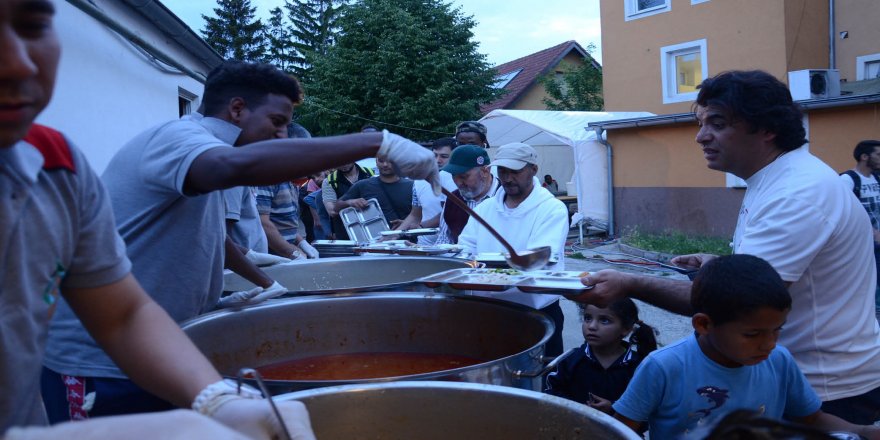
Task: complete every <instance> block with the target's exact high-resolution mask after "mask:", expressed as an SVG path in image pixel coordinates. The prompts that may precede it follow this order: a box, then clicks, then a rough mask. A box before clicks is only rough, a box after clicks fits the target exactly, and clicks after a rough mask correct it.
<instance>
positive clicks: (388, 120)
mask: <svg viewBox="0 0 880 440" xmlns="http://www.w3.org/2000/svg"><path fill="white" fill-rule="evenodd" d="M338 23H339V26H340V32H339V33H338V36H337V41H336V44H334V45H332V46H330V48H329V50H328V51H327V54H326V55H324V56H322V57H320V58H315V62H314V68H313V70H312V72H311V74H310V77H309V81H307V82H306V104H305V105H304V106H303V107H304V108H303V109H302V111H300V114H302V115H303V116H302V120H301V123H302V124H303V125H305V126H306V127H307V128H309V129H310V130H312V133H315V132H320V133H321V134H322V135H330V134H338V133H347V132H354V131H357V130H358V128H359V127H360V126H361V125H363V124H364V123H366V121H365V120H364V119H361V118H366V119H368V120H375V121H381V122H383V123H385V125H383V124H376V125H382V126H383V128H384V127H388V128H389V129H391V130H393V131H395V132H398V133H401V134H404V135H406V136H410V137H412V138H415V139H422V140H428V139H436V138H439V137H441V136H443V135H444V134H445V135H447V136H448V135H450V134H451V132H452V131H453V128H454V127H455V124H456V123H457V122H459V121H462V120H467V119H475V118H478V117H479V115H480V113H479V105H480V104H482V103H486V102H489V101H491V100H492V99H494V98H495V97H496V96H497V95H498V92H497V91H496V90H495V89H493V88H492V87H491V85H492V84H493V82H494V77H495V71H494V69H492V68H491V67H490V66H489V64H488V63H487V62H486V59H485V55H482V54H480V53H478V52H477V43H476V42H474V41H473V32H472V31H471V29H472V28H473V27H474V25H475V23H474V20H473V18H472V17H466V16H463V15H462V14H461V13H460V10H459V9H455V10H453V9H452V7H451V6H450V5H449V4H446V3H444V1H443V0H360V1H358V2H357V3H355V4H352V5H350V6H347V7H346V8H345V13H344V14H343V15H342V16H341V17H340V18H339V21H338ZM349 115H353V116H354V117H352V116H349ZM392 124H393V125H392ZM402 127H411V128H413V130H407V129H404V128H402Z"/></svg>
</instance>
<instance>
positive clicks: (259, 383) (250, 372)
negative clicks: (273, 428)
mask: <svg viewBox="0 0 880 440" xmlns="http://www.w3.org/2000/svg"><path fill="white" fill-rule="evenodd" d="M247 375H251V376H253V377H254V381H255V382H256V383H257V387H259V389H260V392H261V393H263V397H264V398H265V399H266V400H268V401H269V407H271V408H272V412H273V413H275V417H276V418H278V423H279V424H281V430H282V431H283V433H284V438H285V439H286V440H292V437H291V436H290V431H288V430H287V425H286V424H285V423H284V418H283V417H281V413H280V412H279V411H278V407H277V406H275V400H273V399H272V395H271V394H269V390H268V389H266V384H265V383H263V376H260V373H259V372H257V370H254V369H253V368H242V369H240V370H238V376H237V380H236V383H238V394H241V385H242V382H244V379H245V376H247Z"/></svg>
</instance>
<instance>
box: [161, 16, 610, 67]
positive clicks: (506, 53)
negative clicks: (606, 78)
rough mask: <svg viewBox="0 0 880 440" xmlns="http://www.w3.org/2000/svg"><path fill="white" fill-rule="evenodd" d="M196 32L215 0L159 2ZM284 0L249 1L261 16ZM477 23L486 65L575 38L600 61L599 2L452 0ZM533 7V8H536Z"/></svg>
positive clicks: (199, 30) (476, 38) (480, 47)
mask: <svg viewBox="0 0 880 440" xmlns="http://www.w3.org/2000/svg"><path fill="white" fill-rule="evenodd" d="M161 1H162V4H164V5H165V6H167V7H168V9H170V10H171V11H172V12H174V13H175V14H176V15H177V16H178V17H180V19H181V20H183V21H184V22H185V23H186V24H188V25H189V27H191V28H192V29H193V30H194V31H196V33H198V34H199V35H201V30H202V28H203V27H204V20H202V14H205V15H208V16H213V15H214V8H215V7H216V6H217V1H216V0H161ZM283 3H284V0H251V5H253V6H255V7H256V8H257V14H258V15H259V16H260V17H261V18H263V17H267V16H268V15H269V10H271V9H273V8H275V7H276V6H281V5H283ZM451 3H452V5H453V7H459V8H461V12H462V13H463V14H464V15H466V16H468V15H469V16H473V17H474V20H475V21H476V22H477V26H476V27H475V28H474V30H473V31H474V40H475V41H477V42H478V43H479V49H478V50H479V52H480V53H483V54H485V55H486V57H487V58H486V59H487V61H488V62H489V63H490V64H492V65H498V64H502V63H505V62H508V61H512V60H515V59H517V58H520V57H524V56H526V55H529V54H532V53H535V52H538V51H540V50H543V49H547V48H548V47H553V46H555V45H557V44H559V43H563V42H565V41H568V40H575V41H577V42H578V43H580V44H581V46H583V47H584V48H586V47H587V45H588V44H590V43H594V44H595V45H596V50H595V51H594V52H593V53H592V55H593V57H594V58H595V59H596V60H597V61H599V62H600V63H601V62H602V54H601V40H600V35H601V30H600V28H599V0H540V1H535V0H452V1H451ZM536 5H537V6H536Z"/></svg>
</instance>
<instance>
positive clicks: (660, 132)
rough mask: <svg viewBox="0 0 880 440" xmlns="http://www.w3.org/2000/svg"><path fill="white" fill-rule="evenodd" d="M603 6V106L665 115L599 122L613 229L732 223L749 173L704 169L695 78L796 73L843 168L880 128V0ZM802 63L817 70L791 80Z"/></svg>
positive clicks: (816, 132)
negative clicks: (609, 164) (606, 151)
mask: <svg viewBox="0 0 880 440" xmlns="http://www.w3.org/2000/svg"><path fill="white" fill-rule="evenodd" d="M832 5H833V6H832ZM600 6H601V19H602V58H603V61H604V66H603V94H604V98H605V106H606V109H607V110H608V111H648V112H651V113H654V114H656V115H658V116H656V117H650V118H642V119H638V120H629V121H611V122H603V123H598V124H591V128H592V129H598V130H600V131H602V132H603V133H604V134H605V136H606V138H607V141H608V144H609V145H610V147H609V148H611V149H612V150H613V155H614V163H613V170H612V173H613V180H614V191H613V197H614V201H615V209H614V218H615V220H616V221H615V224H616V230H615V231H613V232H614V233H615V234H618V235H619V234H620V233H625V232H626V230H627V229H632V228H638V229H640V230H643V231H648V232H663V231H667V230H677V231H683V232H688V233H693V234H701V235H712V236H721V237H724V236H730V235H731V234H732V232H733V229H734V227H735V226H736V225H735V222H736V213H737V210H738V209H739V205H740V204H741V202H742V197H743V193H744V187H743V184H744V182H742V181H741V180H740V179H738V178H736V177H735V176H732V175H726V174H723V173H719V172H716V171H712V170H709V169H708V168H706V164H705V161H704V159H703V157H702V155H701V154H700V149H699V146H698V145H697V144H696V142H695V140H694V137H695V135H696V132H697V126H696V124H695V122H694V120H693V116H692V114H691V111H692V110H691V106H692V103H693V100H694V99H695V97H696V94H697V89H696V86H697V85H699V84H700V82H701V81H702V80H703V79H705V78H708V77H710V76H714V75H716V74H718V73H721V72H723V71H726V70H748V69H761V70H764V71H767V72H769V73H771V74H772V75H774V76H776V77H777V78H779V79H781V80H782V81H783V82H787V83H789V86H790V88H791V89H792V91H793V95H795V99H796V100H799V101H800V102H801V104H802V105H803V107H804V109H805V111H806V117H805V120H804V123H805V125H806V128H807V133H808V139H809V141H810V145H809V148H810V150H811V151H812V152H813V153H814V154H816V155H817V156H818V157H820V158H821V159H822V160H824V161H825V162H826V163H828V164H829V165H831V166H832V167H833V168H835V169H836V170H838V171H843V170H845V169H848V168H851V167H852V166H853V165H854V161H853V159H852V149H853V147H854V146H855V144H856V143H857V142H858V141H859V140H862V139H877V138H880V104H878V102H880V84H876V85H874V83H880V81H874V82H872V80H870V78H872V77H876V76H877V75H878V66H880V30H878V29H877V27H876V26H875V22H876V20H875V18H876V17H880V2H862V1H858V0H835V1H833V2H828V1H819V0H774V1H765V0H737V1H735V2H732V1H723V0H601V3H600ZM831 17H834V19H833V20H832V19H831ZM829 69H832V71H831V72H830V73H829V72H828V70H829ZM805 70H811V72H804V73H809V75H804V76H803V77H797V76H796V74H795V76H793V77H792V81H789V72H793V71H805ZM834 70H836V72H835V71H834ZM814 74H816V75H819V76H821V77H822V79H823V80H824V81H827V82H826V83H825V88H824V89H821V90H819V89H817V90H811V88H810V87H811V84H812V82H811V80H813V78H812V76H815V75H814ZM829 75H830V76H829ZM838 76H839V81H841V82H840V83H839V85H840V88H839V92H838V93H837V94H836V93H834V90H835V88H834V87H833V86H836V85H838V83H837V81H838ZM860 84H864V85H866V87H861V86H859V85H860ZM813 87H814V88H815V87H816V84H813Z"/></svg>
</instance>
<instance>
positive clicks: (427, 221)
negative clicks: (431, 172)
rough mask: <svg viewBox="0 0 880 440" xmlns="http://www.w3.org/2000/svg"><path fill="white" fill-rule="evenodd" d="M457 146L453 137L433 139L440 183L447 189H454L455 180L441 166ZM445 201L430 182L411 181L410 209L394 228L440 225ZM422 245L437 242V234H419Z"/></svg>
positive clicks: (444, 197)
mask: <svg viewBox="0 0 880 440" xmlns="http://www.w3.org/2000/svg"><path fill="white" fill-rule="evenodd" d="M457 146H458V142H457V141H456V140H455V138H451V137H446V138H440V139H437V140H436V141H434V145H432V146H431V150H432V151H433V152H434V158H435V159H436V160H437V167H438V168H440V169H441V170H440V184H441V185H442V186H443V188H446V189H447V190H449V191H455V182H453V181H452V175H451V174H449V173H448V172H446V171H443V170H442V168H443V167H445V166H446V164H447V163H448V162H449V157H450V156H451V155H452V150H454V149H455V148H456V147H457ZM445 201H446V196H445V195H444V194H434V189H433V188H431V184H430V183H428V182H427V181H424V180H416V181H415V182H413V190H412V210H411V211H410V212H409V215H408V216H407V217H406V219H404V220H403V222H402V223H401V224H400V225H399V226H398V227H397V228H396V229H399V230H401V231H405V230H408V229H417V228H436V227H438V226H439V225H440V213H441V212H442V211H443V203H444V202H445ZM418 241H419V244H420V245H422V246H430V245H433V244H435V243H436V242H437V234H431V235H421V236H419V238H418Z"/></svg>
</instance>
